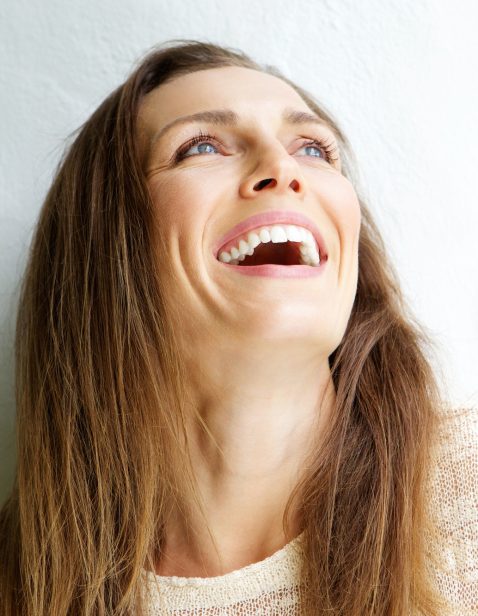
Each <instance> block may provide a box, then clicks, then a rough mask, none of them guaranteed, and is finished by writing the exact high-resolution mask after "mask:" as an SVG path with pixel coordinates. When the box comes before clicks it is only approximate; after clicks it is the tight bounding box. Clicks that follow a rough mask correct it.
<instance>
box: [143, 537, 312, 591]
mask: <svg viewBox="0 0 478 616" xmlns="http://www.w3.org/2000/svg"><path fill="white" fill-rule="evenodd" d="M304 534H305V531H302V532H301V533H300V534H299V535H297V536H296V537H295V538H294V539H292V540H291V541H289V542H288V543H286V544H285V545H284V546H283V547H282V548H279V549H278V550H276V551H275V552H274V553H273V554H271V555H270V556H266V558H263V559H262V560H259V561H256V562H254V563H251V564H249V565H245V566H244V567H240V568H239V569H235V570H234V571H229V572H228V573H224V574H222V575H215V576H211V577H183V576H178V575H160V574H158V573H155V572H154V571H149V570H147V569H144V568H143V570H142V572H143V575H145V576H146V578H147V579H149V580H150V581H156V582H160V583H161V584H162V586H163V587H164V586H195V587H197V586H207V587H214V586H217V587H220V586H224V585H227V584H229V583H230V582H234V581H237V580H238V579H241V580H244V579H245V578H249V577H255V576H256V574H257V573H258V572H259V571H261V572H263V571H264V570H267V569H270V568H274V567H275V566H277V565H278V564H279V563H280V562H281V561H282V560H284V559H288V558H290V557H291V556H292V555H293V552H294V551H295V550H296V549H297V548H299V546H300V543H301V541H302V538H303V536H304Z"/></svg>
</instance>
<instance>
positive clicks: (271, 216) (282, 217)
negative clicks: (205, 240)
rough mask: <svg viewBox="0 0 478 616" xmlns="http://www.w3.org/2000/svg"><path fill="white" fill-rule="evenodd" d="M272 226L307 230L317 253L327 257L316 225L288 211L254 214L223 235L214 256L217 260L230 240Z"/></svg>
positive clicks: (303, 216) (298, 213)
mask: <svg viewBox="0 0 478 616" xmlns="http://www.w3.org/2000/svg"><path fill="white" fill-rule="evenodd" d="M273 224H286V225H287V224H290V225H297V226H299V227H304V228H305V229H309V231H310V232H311V233H312V235H313V236H314V238H315V241H316V242H317V246H318V247H319V253H320V256H321V258H323V257H325V256H326V255H327V251H326V248H325V242H324V239H323V237H322V235H321V233H320V231H319V229H318V227H317V225H316V224H315V223H314V222H313V221H312V220H311V219H310V218H308V217H307V216H305V215H304V214H301V213H300V212H294V211H289V210H270V211H268V212H262V213H261V214H255V215H254V216H250V217H249V218H246V219H245V220H243V221H241V222H240V223H238V224H237V225H235V226H234V227H232V229H230V230H229V231H228V232H227V233H226V234H225V235H223V236H222V237H221V238H220V239H219V240H218V241H217V242H216V243H215V246H214V256H215V258H216V259H217V257H218V254H219V252H220V250H221V248H222V247H223V246H224V245H225V244H227V243H228V242H230V241H231V240H233V239H235V238H236V237H239V236H241V235H244V234H245V233H247V232H248V231H252V229H257V228H258V227H265V226H269V225H273Z"/></svg>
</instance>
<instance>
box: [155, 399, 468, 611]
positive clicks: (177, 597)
mask: <svg viewBox="0 0 478 616" xmlns="http://www.w3.org/2000/svg"><path fill="white" fill-rule="evenodd" d="M435 460H436V463H435V464H434V465H433V472H432V474H431V476H430V478H429V481H428V491H429V495H430V496H429V508H430V515H432V517H433V518H434V520H435V522H436V525H437V527H438V529H439V533H440V537H441V542H440V544H439V545H434V544H429V548H428V549H430V550H433V552H434V554H436V555H437V557H438V559H439V562H440V566H439V569H436V568H432V572H433V577H434V580H435V583H436V585H437V587H438V589H439V591H440V593H441V595H442V596H443V597H444V598H445V599H446V601H447V604H448V605H449V608H448V610H447V611H446V612H443V613H442V614H440V615H437V616H471V615H472V614H474V615H478V409H474V410H473V409H466V410H463V409H460V410H453V411H449V412H448V413H447V414H446V415H444V416H443V422H442V428H441V430H440V446H439V448H438V450H437V451H436V458H435ZM301 538H302V535H299V536H298V537H296V538H295V539H293V540H292V541H291V542H289V543H288V544H287V545H286V546H285V547H283V548H282V549H280V550H278V551H277V552H275V553H274V554H272V556H269V557H268V558H266V559H264V560H262V561H260V562H256V563H253V564H251V565H248V566H246V567H243V568H241V569H237V570H236V571H232V572H231V573H227V574H225V575H220V576H217V577H212V578H184V577H176V576H171V577H167V576H160V575H156V574H154V573H152V572H151V571H146V570H143V575H144V581H145V584H144V588H145V591H146V593H148V595H147V596H148V605H149V611H148V616H160V615H161V616H163V615H167V614H173V615H176V616H179V615H181V616H193V615H194V616H226V615H231V616H232V615H236V616H237V615H241V616H249V615H252V614H255V615H260V616H265V615H268V616H273V615H274V616H279V615H280V616H293V615H294V616H298V615H299V611H298V607H297V606H298V598H299V593H300V580H299V571H300V562H301V561H300V558H301Z"/></svg>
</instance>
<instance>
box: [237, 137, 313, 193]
mask: <svg viewBox="0 0 478 616" xmlns="http://www.w3.org/2000/svg"><path fill="white" fill-rule="evenodd" d="M304 184H305V182H304V178H303V176H302V172H301V169H300V166H299V164H298V163H297V161H296V160H295V159H294V157H293V156H292V155H291V154H289V153H288V152H287V151H286V150H285V149H284V148H283V146H282V145H276V146H272V147H271V146H269V147H268V148H267V150H266V151H264V150H262V151H261V152H260V153H259V163H258V164H256V166H255V168H254V170H253V171H252V173H250V174H248V175H247V177H246V178H244V180H243V181H242V182H241V185H240V187H239V193H240V195H241V196H242V197H245V198H249V199H250V198H253V197H255V196H256V195H257V194H258V193H259V192H261V191H264V190H273V191H274V192H275V193H284V194H290V192H291V191H292V192H294V193H297V194H298V195H302V194H303V193H304Z"/></svg>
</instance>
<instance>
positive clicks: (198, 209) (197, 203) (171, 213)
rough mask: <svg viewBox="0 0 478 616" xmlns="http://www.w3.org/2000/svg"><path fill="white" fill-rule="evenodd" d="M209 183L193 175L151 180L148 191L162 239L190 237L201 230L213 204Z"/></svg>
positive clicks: (168, 176) (173, 175) (172, 174)
mask: <svg viewBox="0 0 478 616" xmlns="http://www.w3.org/2000/svg"><path fill="white" fill-rule="evenodd" d="M210 184H211V182H210V181H209V180H207V178H206V179H205V178H204V177H203V178H202V179H201V181H199V179H198V177H194V175H193V174H191V175H188V174H185V173H182V174H181V175H179V174H177V175H176V174H174V173H171V174H168V175H167V176H166V175H165V176H164V177H161V178H156V179H152V180H151V181H150V183H149V191H150V195H151V199H152V201H153V206H154V219H155V222H156V224H157V226H158V231H159V232H160V233H163V234H164V235H165V236H167V237H168V236H169V237H170V238H171V236H176V237H178V238H181V237H182V236H185V237H191V234H193V235H194V234H198V233H199V232H200V229H202V228H203V227H204V224H205V221H206V219H207V217H208V214H209V211H208V208H209V204H210V203H212V202H213V200H214V197H213V194H212V187H211V186H210Z"/></svg>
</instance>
